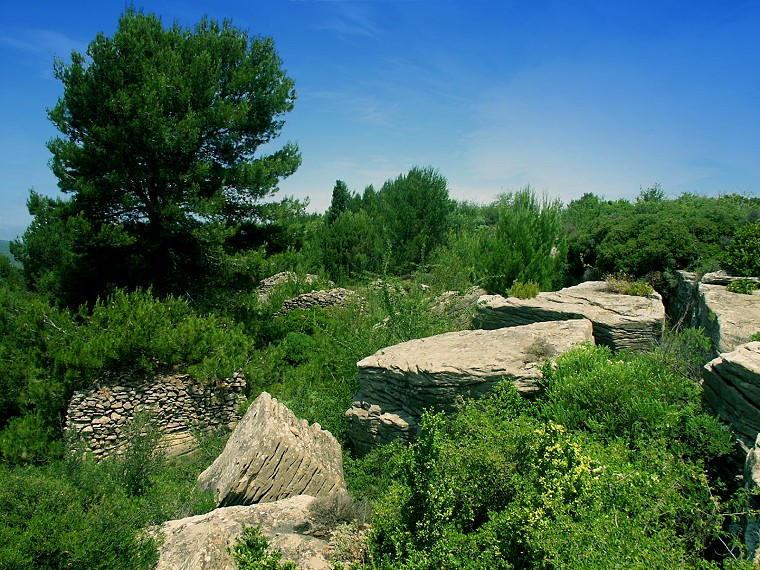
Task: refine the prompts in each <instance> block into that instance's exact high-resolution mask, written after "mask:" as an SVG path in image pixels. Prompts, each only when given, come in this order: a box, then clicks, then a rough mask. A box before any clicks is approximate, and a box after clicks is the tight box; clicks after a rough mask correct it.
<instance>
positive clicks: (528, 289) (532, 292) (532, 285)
mask: <svg viewBox="0 0 760 570" xmlns="http://www.w3.org/2000/svg"><path fill="white" fill-rule="evenodd" d="M540 292H541V288H540V286H539V285H538V283H536V282H535V281H528V282H526V283H523V282H522V281H515V282H514V283H512V286H511V287H510V288H509V290H508V291H507V294H508V295H509V296H510V297H517V298H518V299H533V298H534V297H536V296H537V295H538V294H539V293H540Z"/></svg>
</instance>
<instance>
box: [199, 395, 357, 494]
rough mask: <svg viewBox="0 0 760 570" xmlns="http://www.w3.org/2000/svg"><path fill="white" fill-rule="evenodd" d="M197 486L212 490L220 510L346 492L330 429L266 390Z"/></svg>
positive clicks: (340, 457) (338, 457) (341, 467)
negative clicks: (299, 415) (310, 420)
mask: <svg viewBox="0 0 760 570" xmlns="http://www.w3.org/2000/svg"><path fill="white" fill-rule="evenodd" d="M198 485H199V487H200V488H201V489H204V490H205V489H211V490H213V492H214V498H215V499H216V502H217V505H218V506H232V505H250V504H253V503H266V502H272V501H277V500H279V499H284V498H287V497H293V496H297V495H311V496H315V497H316V496H322V495H329V494H330V493H333V492H340V491H345V488H346V486H345V481H344V480H343V455H342V451H341V447H340V444H339V443H338V441H337V440H336V439H335V437H334V436H333V435H332V434H331V433H330V432H329V431H326V430H323V429H322V428H321V427H320V425H319V424H317V423H314V424H311V425H309V423H308V422H307V421H306V420H299V419H298V418H297V417H296V416H295V414H293V412H291V411H290V410H289V409H288V408H287V407H286V406H285V405H283V404H281V403H280V402H278V401H277V400H276V399H274V398H272V397H271V396H270V395H269V394H267V393H266V392H262V393H261V394H260V395H259V397H258V398H256V400H255V401H254V402H253V403H252V404H251V406H250V407H249V408H248V411H247V412H246V413H245V415H244V416H243V418H242V419H241V420H240V422H239V423H238V425H237V427H236V428H235V431H234V432H233V433H232V435H231V436H230V439H229V440H228V441H227V445H226V446H225V448H224V451H223V452H222V453H221V455H220V456H219V457H218V458H217V459H216V461H214V463H212V464H211V466H210V467H209V468H208V469H206V470H205V471H204V472H203V473H201V474H200V476H199V477H198Z"/></svg>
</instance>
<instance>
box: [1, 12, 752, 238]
mask: <svg viewBox="0 0 760 570" xmlns="http://www.w3.org/2000/svg"><path fill="white" fill-rule="evenodd" d="M72 5H73V6H74V7H72ZM125 5H126V3H123V2H111V1H104V0H99V1H80V2H61V1H60V0H58V1H57V2H48V1H42V2H40V1H34V2H19V1H16V0H0V77H2V80H0V239H13V238H15V237H16V236H18V235H20V234H21V233H22V232H23V230H24V228H25V227H26V226H27V225H28V223H29V221H30V218H29V216H28V215H27V213H26V207H25V201H26V197H27V195H28V190H29V188H34V189H36V190H37V191H39V192H42V193H45V194H50V195H59V193H58V190H57V187H56V180H55V178H54V177H53V176H52V174H51V173H50V171H49V169H48V167H47V161H48V159H49V153H48V151H47V149H46V148H45V142H46V141H47V140H49V139H50V138H52V137H53V136H55V134H56V132H55V129H54V128H53V126H52V124H51V123H50V122H49V121H48V119H47V116H46V111H45V110H46V108H48V107H52V106H53V105H54V104H55V102H56V99H57V97H58V96H59V95H60V93H61V85H60V83H59V82H57V81H56V80H55V79H54V78H53V75H52V66H53V58H54V56H59V57H62V58H64V59H68V56H69V54H70V53H71V50H72V49H76V50H78V51H84V50H85V49H86V47H87V44H88V43H89V42H90V41H91V40H92V39H94V37H95V35H96V34H97V33H98V32H100V31H102V32H104V33H105V34H107V35H111V34H112V33H113V32H114V30H115V28H116V24H117V20H118V17H119V15H120V14H121V12H122V11H123V10H124V7H125ZM134 5H135V7H136V8H137V9H143V10H144V11H145V12H146V13H155V14H157V15H159V16H160V17H161V19H162V20H163V22H164V23H165V24H166V25H167V26H168V25H171V24H172V23H173V22H174V21H178V22H179V23H180V24H182V25H185V26H193V25H194V24H195V23H196V22H197V21H198V20H200V18H201V17H202V16H203V15H204V14H207V15H208V16H210V17H211V18H214V19H224V18H231V19H232V20H233V23H234V24H235V25H236V26H237V27H239V28H244V29H248V30H249V31H250V32H251V33H252V34H256V35H268V36H272V37H273V38H274V40H275V44H276V46H277V49H278V52H279V53H280V56H281V58H282V59H283V62H284V67H285V69H286V70H287V71H288V73H289V75H290V76H291V77H292V78H293V79H294V80H295V82H296V90H297V92H298V100H297V101H296V108H295V110H294V111H293V112H292V113H290V114H289V115H288V116H287V117H286V125H285V128H284V129H283V133H282V137H281V141H282V142H284V141H286V140H291V141H295V142H297V143H298V144H299V146H300V148H301V151H302V155H303V165H302V166H301V168H300V169H299V171H298V172H297V173H296V174H295V175H294V176H292V177H291V178H289V179H287V180H286V181H284V182H283V183H282V184H281V186H280V188H281V190H280V194H279V196H280V197H282V196H285V195H289V196H296V197H298V198H306V197H308V198H309V199H310V204H311V205H310V209H311V210H313V211H320V212H321V211H324V210H325V209H326V208H327V206H328V205H329V202H330V196H331V193H332V188H333V185H334V183H335V180H336V179H342V180H344V181H346V183H347V184H348V186H349V188H350V189H352V190H357V191H362V190H363V188H364V187H365V186H366V185H368V184H374V185H375V186H376V187H378V186H380V185H382V183H383V182H384V181H385V180H387V179H388V178H392V177H395V176H397V175H398V174H399V173H401V172H406V171H407V170H408V169H409V168H410V167H412V166H415V165H418V166H433V167H435V168H438V169H439V170H440V172H441V173H442V174H443V175H444V176H446V177H447V179H448V180H449V187H450V191H451V195H452V196H453V197H454V198H457V199H469V200H474V201H478V202H488V201H490V200H492V199H494V198H495V197H496V195H497V194H499V193H501V192H506V191H510V190H516V189H519V188H521V187H523V186H525V185H526V184H530V185H532V186H533V187H534V188H535V189H536V190H537V191H539V192H546V193H547V194H548V195H549V196H551V197H556V198H560V199H562V200H563V201H564V202H566V203H567V202H568V201H570V200H572V199H574V198H578V197H580V196H581V195H582V194H583V193H584V192H594V193H596V194H599V195H603V196H605V197H607V198H610V199H612V198H618V197H623V198H628V199H633V198H634V197H635V196H636V195H637V194H638V192H639V190H640V189H641V188H646V187H649V186H651V185H653V184H655V183H659V184H661V185H662V187H663V189H664V190H665V191H666V192H667V193H668V194H671V195H678V194H680V193H682V192H696V193H702V194H717V193H727V192H740V193H749V194H754V195H760V107H759V106H758V104H759V102H760V0H751V1H741V0H726V1H725V2H718V1H711V2H704V1H700V0H692V1H673V0H658V1H650V0H636V1H633V0H631V1H609V0H601V1H576V2H571V1H568V0H562V1H545V0H535V1H531V2H528V1H521V2H518V1H510V0H500V1H485V0H467V1H465V0H456V1H454V0H452V1H447V0H363V1H344V0H258V1H254V0H249V1H246V2H230V1H225V0H220V1H215V2H208V1H206V2H199V1H194V0H177V1H175V0H160V1H159V0H155V1H149V0H146V1H144V2H135V3H134Z"/></svg>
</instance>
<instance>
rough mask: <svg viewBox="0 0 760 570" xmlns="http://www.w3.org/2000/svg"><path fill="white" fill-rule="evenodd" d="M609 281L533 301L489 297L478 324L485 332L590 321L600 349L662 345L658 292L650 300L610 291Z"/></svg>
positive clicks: (481, 303) (480, 305) (662, 322)
mask: <svg viewBox="0 0 760 570" xmlns="http://www.w3.org/2000/svg"><path fill="white" fill-rule="evenodd" d="M607 287H608V286H607V284H606V283H605V282H604V281H587V282H585V283H581V284H580V285H576V286H574V287H568V288H566V289H562V290H560V291H553V292H546V293H539V295H538V296H537V297H535V298H533V299H517V298H514V297H509V298H504V297H502V296H500V295H485V296H483V297H481V299H480V301H479V303H478V313H477V315H476V319H475V325H476V326H477V327H478V328H483V329H497V328H503V327H513V326H517V325H525V324H529V323H537V322H542V321H560V320H566V319H580V318H586V319H588V320H590V321H591V322H592V323H593V325H594V339H595V340H596V343H597V344H602V345H606V346H609V347H610V348H612V349H613V350H621V349H629V350H646V349H648V348H649V347H651V346H652V344H655V343H657V342H659V341H660V339H661V338H662V332H663V330H664V328H665V307H664V306H663V304H662V298H661V297H660V295H659V293H652V294H651V295H649V296H648V297H636V296H632V295H621V294H619V293H612V292H610V291H608V290H607Z"/></svg>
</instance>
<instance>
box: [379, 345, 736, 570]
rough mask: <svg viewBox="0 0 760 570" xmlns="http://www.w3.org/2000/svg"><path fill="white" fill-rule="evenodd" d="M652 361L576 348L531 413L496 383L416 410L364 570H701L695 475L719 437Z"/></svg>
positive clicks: (703, 486)
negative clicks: (484, 391) (433, 408)
mask: <svg viewBox="0 0 760 570" xmlns="http://www.w3.org/2000/svg"><path fill="white" fill-rule="evenodd" d="M652 360H653V359H651V358H649V357H633V356H631V357H628V358H626V359H624V360H613V359H612V357H611V354H610V352H609V351H607V350H606V349H599V348H595V347H586V348H580V349H576V350H574V351H571V352H570V353H568V354H566V355H564V356H563V357H560V358H559V359H558V363H557V365H558V369H557V371H556V373H555V374H554V375H553V376H551V373H549V370H550V367H547V368H546V370H545V373H546V374H549V375H550V376H551V377H550V378H548V380H547V382H548V385H547V387H546V395H545V396H543V397H541V398H539V399H538V400H536V401H534V402H533V403H530V402H527V401H525V400H524V399H523V398H521V396H520V395H519V393H518V392H517V390H516V388H515V387H514V386H513V384H512V383H511V382H510V381H506V382H504V383H502V384H501V385H500V386H499V387H498V388H497V390H496V391H495V392H494V393H493V395H492V396H490V397H488V398H485V399H482V400H479V401H470V402H467V403H465V404H464V405H463V406H462V408H461V409H460V410H459V412H458V414H457V416H456V417H455V418H454V419H446V418H445V417H444V416H443V415H442V414H438V415H431V414H426V415H425V416H424V417H423V419H422V424H421V432H420V435H419V437H418V439H417V440H416V441H415V442H414V443H412V444H411V445H410V446H409V447H408V448H406V449H403V448H399V451H398V454H399V458H398V460H397V464H398V465H399V475H398V477H397V478H396V480H395V482H394V483H392V484H391V485H390V487H389V488H388V490H387V491H386V493H385V494H384V496H383V498H382V499H381V501H380V502H379V503H378V506H377V508H376V511H375V515H374V519H373V524H372V531H371V546H370V550H371V555H372V560H373V563H374V564H375V566H374V567H379V568H384V569H385V568H388V569H390V568H407V569H415V570H421V569H430V570H433V569H440V568H450V569H453V568H457V569H459V568H462V569H469V570H475V569H478V568H504V569H511V568H524V569H533V568H536V569H539V568H543V569H546V568H595V569H602V568H610V567H616V568H642V567H652V568H669V569H670V568H672V569H676V568H685V567H703V568H710V567H713V566H711V564H710V563H707V562H705V561H704V560H703V559H702V557H703V553H704V552H705V549H706V548H707V546H708V545H709V544H710V543H711V541H712V540H714V539H715V538H716V537H717V536H719V535H720V533H721V532H722V530H721V527H722V523H723V515H722V514H721V513H720V512H719V503H718V500H717V499H716V498H715V494H714V493H713V492H712V491H711V489H710V487H709V482H708V480H707V478H706V475H705V471H704V469H703V467H702V465H703V461H707V460H709V459H710V458H711V457H716V456H717V455H720V454H721V453H725V452H726V450H727V448H728V446H727V442H728V441H729V440H730V437H729V434H728V433H727V432H725V431H723V430H722V429H720V426H718V424H717V422H715V420H713V419H712V418H711V417H709V416H707V415H706V414H704V413H703V412H702V411H701V407H700V406H701V400H700V394H699V390H698V387H697V386H695V385H693V383H692V382H691V381H689V380H687V379H685V378H681V379H680V380H679V379H676V378H675V377H674V375H673V374H669V373H664V374H663V373H661V372H659V371H658V368H657V367H655V366H654V365H652V364H651V362H652ZM660 368H661V367H660ZM631 383H633V384H634V386H633V387H629V386H626V385H627V384H631ZM560 384H562V386H560ZM621 385H622V386H621ZM657 385H661V387H660V388H656V386H657ZM682 408H683V409H682ZM618 415H620V416H621V417H622V419H620V418H618V417H617V416H618ZM563 421H564V425H563V423H560V422H563ZM624 424H625V425H624ZM616 433H619V434H620V437H618V436H616ZM631 544H635V545H636V548H635V549H631V548H630V545H631Z"/></svg>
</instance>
